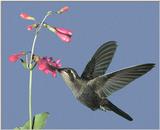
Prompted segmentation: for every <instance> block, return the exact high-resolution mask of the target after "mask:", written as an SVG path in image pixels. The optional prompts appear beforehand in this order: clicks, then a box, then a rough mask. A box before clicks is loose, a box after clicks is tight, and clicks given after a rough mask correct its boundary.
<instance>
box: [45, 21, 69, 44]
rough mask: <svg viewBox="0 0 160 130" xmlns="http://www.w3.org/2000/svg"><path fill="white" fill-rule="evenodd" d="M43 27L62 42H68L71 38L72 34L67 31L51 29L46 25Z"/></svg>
mask: <svg viewBox="0 0 160 130" xmlns="http://www.w3.org/2000/svg"><path fill="white" fill-rule="evenodd" d="M44 27H46V28H47V29H49V30H50V31H52V32H54V33H55V34H56V35H57V36H58V37H59V38H60V39H61V40H62V41H63V42H70V41H71V37H72V32H71V31H70V30H68V29H64V28H57V27H52V26H50V25H48V24H44Z"/></svg>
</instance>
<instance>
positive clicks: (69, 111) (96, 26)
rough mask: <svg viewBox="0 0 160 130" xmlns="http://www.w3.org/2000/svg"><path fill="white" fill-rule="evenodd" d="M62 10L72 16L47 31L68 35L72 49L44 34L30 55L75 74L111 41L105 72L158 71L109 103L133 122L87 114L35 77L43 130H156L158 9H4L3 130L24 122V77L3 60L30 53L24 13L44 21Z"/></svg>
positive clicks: (121, 5)
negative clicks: (138, 67) (143, 67)
mask: <svg viewBox="0 0 160 130" xmlns="http://www.w3.org/2000/svg"><path fill="white" fill-rule="evenodd" d="M64 5H67V6H69V7H70V11H69V12H67V13H65V14H63V15H57V16H56V15H55V16H51V17H49V18H48V19H47V21H46V22H47V23H49V24H50V25H54V26H57V27H64V28H68V29H71V30H73V39H72V42H71V43H70V44H67V43H62V42H61V41H60V39H59V38H57V37H56V36H55V35H54V34H53V33H52V32H50V31H48V30H46V29H42V30H41V32H40V35H39V37H38V40H37V44H36V48H35V49H36V50H35V53H36V54H39V55H41V56H53V57H56V58H60V59H62V63H63V66H70V67H73V68H75V69H76V70H77V71H78V73H79V74H81V72H82V71H83V69H84V67H85V65H86V63H87V61H88V60H89V58H91V56H92V55H93V53H94V52H95V51H96V49H97V48H98V47H99V46H100V45H102V44H103V43H104V42H106V41H109V40H116V41H118V48H117V51H116V54H115V57H114V59H113V61H112V63H111V65H110V67H109V69H108V71H107V72H112V71H116V70H118V69H121V68H124V67H129V66H132V65H135V64H141V63H149V62H150V63H156V67H155V68H154V69H153V70H152V71H150V72H149V73H148V74H146V75H145V76H143V77H141V78H140V79H137V80H136V81H134V82H133V83H131V84H130V85H128V86H127V87H126V88H124V89H122V90H120V91H118V92H116V93H114V94H113V95H112V96H110V97H109V99H110V100H111V101H112V102H113V103H114V104H116V105H117V106H119V107H120V108H121V109H122V110H124V111H126V112H127V113H129V114H130V115H131V116H132V117H133V118H134V121H132V122H128V121H127V120H125V119H123V118H121V117H119V116H118V115H116V114H114V113H112V112H106V113H105V112H102V111H91V110H90V109H88V108H87V107H85V106H83V105H82V104H80V103H79V102H78V101H76V99H75V98H74V97H73V96H72V94H71V92H70V90H69V89H68V88H67V87H66V85H65V84H64V82H63V81H62V79H61V77H60V76H59V75H58V76H57V78H55V79H53V78H52V77H51V75H45V74H44V73H42V72H40V71H38V69H35V71H34V73H33V114H36V113H41V112H45V111H48V112H50V116H49V118H48V120H47V125H46V128H48V129H49V128H144V129H145V128H157V127H158V2H2V128H14V127H16V126H21V125H22V124H23V123H24V122H25V121H26V120H28V79H29V72H28V71H26V70H24V69H23V68H22V66H21V64H20V63H15V64H14V63H10V62H9V61H8V56H9V55H10V54H12V53H15V52H18V51H20V50H27V51H28V50H30V49H31V44H32V40H33V37H34V32H29V31H27V30H26V26H27V25H29V24H32V21H25V20H23V19H21V18H20V17H19V14H20V13H21V12H26V13H28V14H30V15H32V16H35V17H36V18H37V20H41V19H42V17H43V16H44V15H45V13H46V12H47V11H49V10H58V9H59V8H61V7H63V6H64Z"/></svg>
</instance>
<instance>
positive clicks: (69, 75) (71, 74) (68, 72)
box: [58, 68, 79, 81]
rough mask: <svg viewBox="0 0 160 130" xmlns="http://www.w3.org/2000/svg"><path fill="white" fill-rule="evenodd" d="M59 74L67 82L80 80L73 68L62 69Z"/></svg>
mask: <svg viewBox="0 0 160 130" xmlns="http://www.w3.org/2000/svg"><path fill="white" fill-rule="evenodd" d="M58 72H59V73H60V75H61V76H62V77H63V78H64V79H66V80H71V81H74V80H76V79H78V78H79V76H78V74H77V72H76V71H75V70H74V69H72V68H60V69H58Z"/></svg>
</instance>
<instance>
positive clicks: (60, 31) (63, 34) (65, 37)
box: [20, 6, 72, 43]
mask: <svg viewBox="0 0 160 130" xmlns="http://www.w3.org/2000/svg"><path fill="white" fill-rule="evenodd" d="M68 10H69V7H68V6H64V7H63V8H61V9H60V10H58V11H56V12H55V14H62V13H64V12H66V11H68ZM49 13H50V14H52V13H53V12H52V11H49ZM20 17H21V18H23V19H25V20H35V18H34V17H32V16H30V15H28V14H26V13H21V14H20ZM38 27H39V23H34V24H32V25H28V26H27V30H28V31H31V30H33V29H36V28H38ZM43 27H45V28H47V29H48V30H50V31H52V32H54V33H55V34H56V35H57V37H59V38H60V39H61V40H62V41H63V42H66V43H69V42H70V41H71V37H72V31H70V30H68V29H64V28H58V27H53V26H50V25H48V24H46V23H43Z"/></svg>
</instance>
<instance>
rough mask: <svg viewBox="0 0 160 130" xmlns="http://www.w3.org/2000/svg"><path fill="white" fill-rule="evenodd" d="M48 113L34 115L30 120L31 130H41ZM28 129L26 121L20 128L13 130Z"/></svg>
mask: <svg viewBox="0 0 160 130" xmlns="http://www.w3.org/2000/svg"><path fill="white" fill-rule="evenodd" d="M48 115H49V113H48V112H43V113H40V114H36V115H35V116H34V117H33V120H32V127H33V129H43V128H44V127H45V125H46V120H47V118H48ZM26 129H29V121H27V122H26V123H25V124H24V125H23V126H22V127H16V128H14V130H26Z"/></svg>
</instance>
